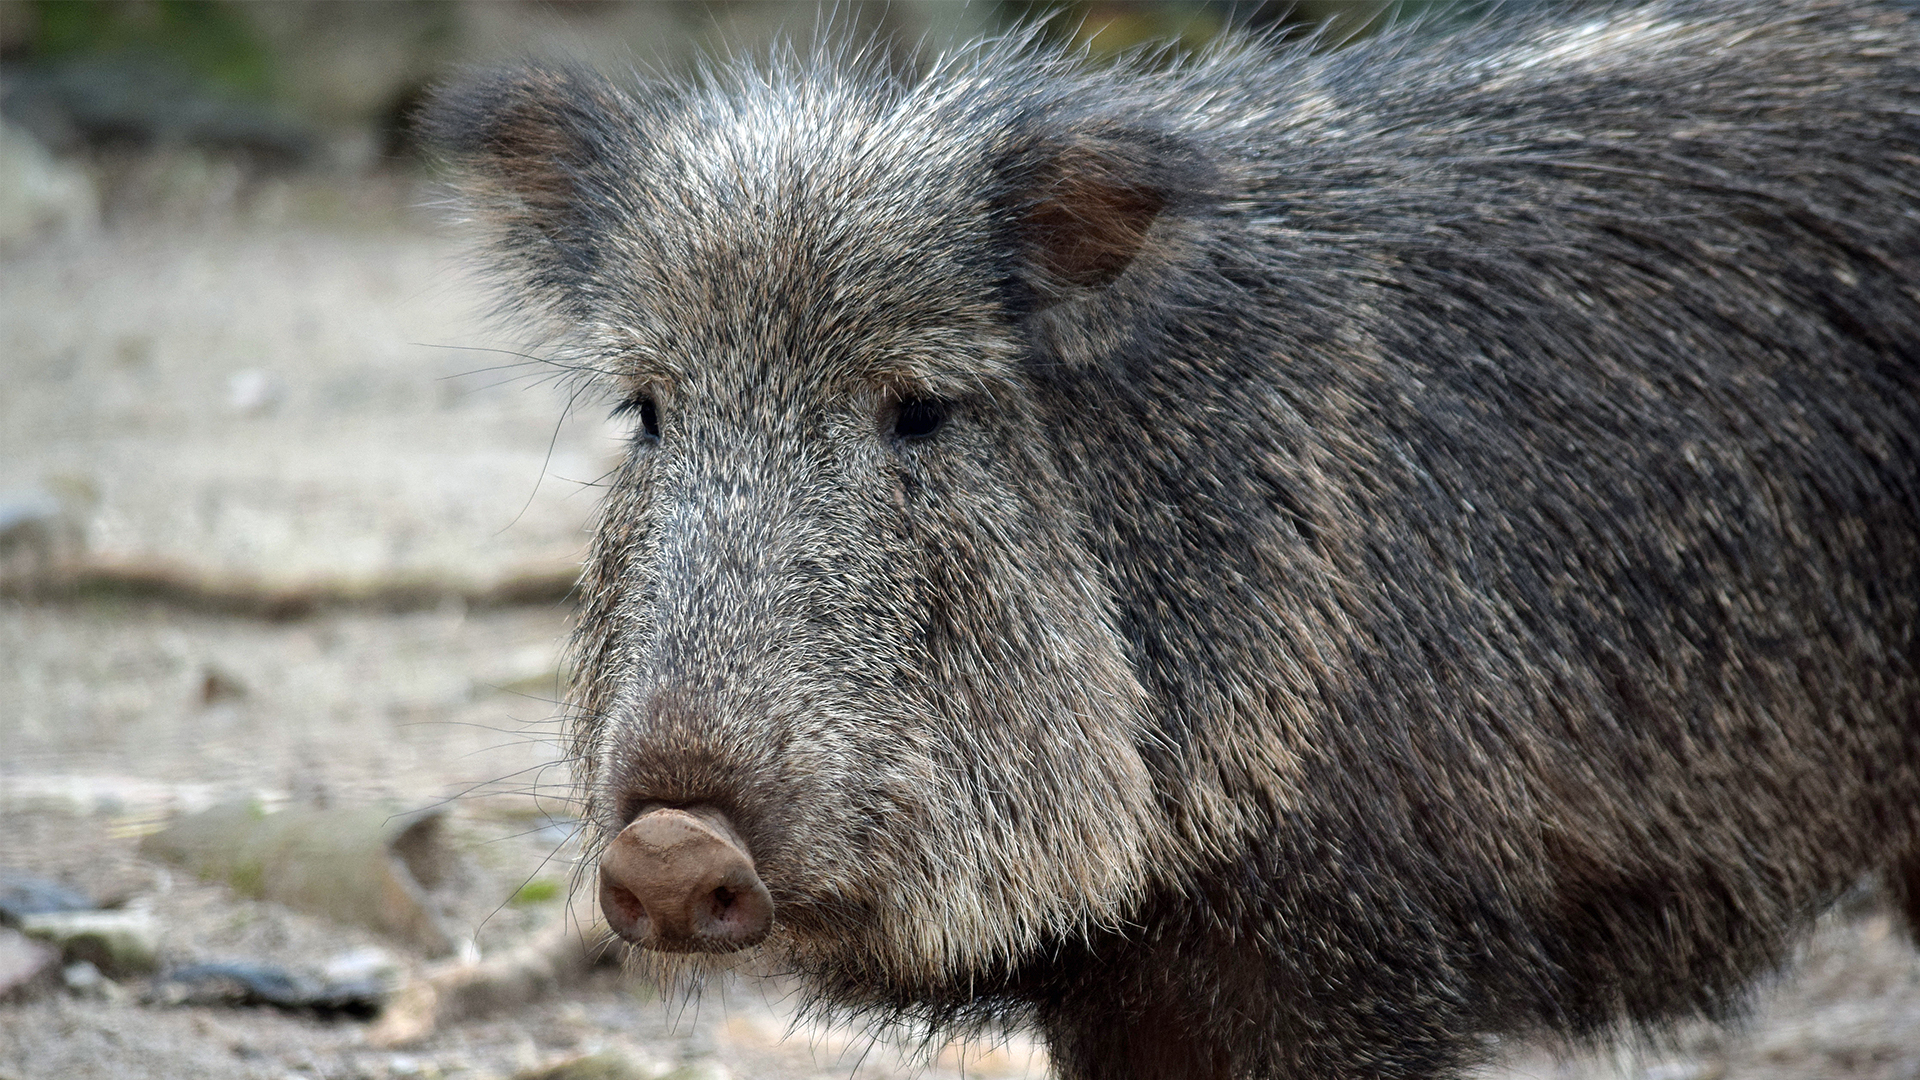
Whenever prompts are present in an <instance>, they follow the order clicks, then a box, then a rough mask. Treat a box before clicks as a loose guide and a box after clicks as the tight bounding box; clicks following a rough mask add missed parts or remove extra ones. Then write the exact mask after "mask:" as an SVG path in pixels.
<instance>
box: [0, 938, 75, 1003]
mask: <svg viewBox="0 0 1920 1080" xmlns="http://www.w3.org/2000/svg"><path fill="white" fill-rule="evenodd" d="M59 972H60V950H59V949H56V948H54V947H53V946H51V945H49V944H47V943H46V942H44V941H35V940H33V939H32V938H30V937H28V936H26V935H25V934H22V933H21V932H20V931H18V930H11V929H8V928H5V927H0V1002H6V1001H23V1000H26V999H29V998H34V997H38V996H40V995H41V994H44V993H46V992H47V991H48V990H51V989H53V987H55V986H57V985H58V984H59Z"/></svg>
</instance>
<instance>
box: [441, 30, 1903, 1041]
mask: <svg viewBox="0 0 1920 1080" xmlns="http://www.w3.org/2000/svg"><path fill="white" fill-rule="evenodd" d="M429 123H430V124H431V126H432V128H433V130H434V131H435V132H436V133H437V135H438V136H439V137H440V138H441V139H442V140H443V143H444V145H447V146H448V147H450V148H451V150H452V152H453V153H454V154H455V155H456V156H457V157H459V158H460V159H461V160H463V161H464V162H465V163H466V164H467V165H468V166H469V168H470V173H469V175H470V177H471V180H470V182H469V186H468V189H467V190H468V194H469V196H470V198H471V200H472V205H473V206H474V207H475V208H476V209H477V211H478V212H479V213H480V214H481V216H482V217H483V219H484V220H486V221H487V222H489V223H490V224H491V226H492V228H493V230H494V239H495V242H496V243H495V247H494V248H493V250H494V252H495V254H496V260H497V265H498V267H499V268H500V269H501V270H503V271H504V273H505V277H506V280H507V281H508V283H509V284H510V285H511V287H513V288H514V289H516V290H517V293H516V295H517V296H518V297H519V299H520V301H521V303H522V304H523V306H524V307H525V308H527V309H530V310H533V311H537V312H540V313H542V314H543V315H544V316H546V317H548V318H550V320H551V324H552V326H553V327H554V329H555V331H556V333H557V335H558V339H559V341H560V343H561V346H562V349H563V355H566V356H570V357H574V358H577V360H578V363H579V365H580V366H581V367H583V368H590V369H591V370H592V371H593V372H594V375H595V378H597V379H598V380H600V381H601V382H602V383H603V384H604V385H605V386H606V387H607V388H608V390H609V391H610V392H611V393H612V394H613V395H614V396H615V397H616V398H617V399H618V400H619V401H621V402H622V403H623V408H624V409H625V411H626V412H627V413H628V415H630V416H631V418H632V421H633V425H634V427H633V439H632V444H631V446H630V448H629V452H628V454H627V456H626V458H625V460H624V464H623V465H622V467H621V468H620V470H619V471H618V473H617V475H616V476H614V477H613V478H612V482H611V485H610V492H609V494H608V497H607V500H606V503H605V509H604V517H603V519H602V521H601V523H600V525H599V532H598V538H597V541H596V543H595V545H594V549H593V554H592V557H591V562H590V566H589V569H588V572H587V575H586V578H585V582H584V586H583V597H584V607H583V611H582V614H581V622H580V629H579V635H578V643H577V644H578V654H577V660H578V664H577V667H578V678H579V683H578V695H577V698H578V704H579V708H580V718H579V720H578V727H577V747H576V748H577V750H578V754H579V758H580V761H581V762H582V763H583V766H584V773H585V775H584V790H585V792H586V794H587V798H588V806H589V808H590V813H591V816H592V819H593V820H594V822H595V823H596V825H597V826H598V828H599V829H600V830H601V832H602V841H603V845H604V846H605V850H606V852H607V854H606V856H605V860H604V861H603V864H602V866H603V869H602V882H601V889H602V894H601V895H602V899H603V901H604V902H605V903H606V905H607V907H608V916H609V919H610V921H612V923H613V925H614V926H615V928H616V929H617V930H619V931H620V932H621V933H622V934H623V935H624V936H627V937H629V938H630V939H632V940H634V941H636V942H639V943H641V944H643V945H647V946H649V947H652V948H656V949H664V950H670V951H679V952H693V953H704V952H724V951H729V950H735V949H743V948H747V947H757V948H760V949H763V950H767V951H769V952H770V953H772V954H773V955H774V956H776V957H777V958H778V960H779V962H780V963H781V964H783V965H786V966H787V967H789V969H791V970H794V971H796V972H798V973H800V974H801V975H802V976H803V977H804V978H805V980H806V981H807V983H808V984H809V985H810V986H811V987H812V988H813V989H814V990H815V991H816V992H817V993H818V994H819V995H820V997H821V999H822V1000H823V1001H825V1002H828V1003H831V1004H834V1005H838V1006H843V1007H846V1008H849V1009H852V1010H865V1011H870V1012H872V1013H875V1014H878V1015H881V1016H893V1017H905V1018H908V1019H913V1020H919V1021H925V1022H930V1023H933V1024H935V1025H955V1026H960V1027H964V1026H965V1025H968V1024H972V1023H980V1022H993V1021H998V1020H1005V1019H1010V1020H1015V1021H1023V1020H1030V1021H1032V1022H1035V1023H1037V1024H1038V1026H1039V1027H1040V1028H1041V1030H1042V1031H1043V1032H1044V1033H1045V1034H1046V1036H1047V1038H1048V1040H1049V1045H1050V1048H1051V1051H1052V1055H1053V1060H1054V1063H1055V1065H1056V1067H1057V1068H1058V1069H1059V1070H1060V1072H1061V1074H1062V1075H1063V1076H1066V1077H1072V1078H1091V1077H1138V1078H1146V1077H1289V1078H1295V1077H1298V1078H1305V1077H1313V1078H1332V1077H1440V1076H1449V1075H1454V1074H1455V1073H1457V1072H1458V1071H1459V1070H1461V1069H1463V1068H1466V1067H1468V1066H1470V1065H1472V1064H1474V1063H1475V1062H1476V1061H1477V1060H1478V1056H1479V1055H1480V1054H1481V1053H1482V1052H1483V1051H1482V1047H1483V1046H1484V1040H1482V1039H1480V1038H1479V1037H1478V1036H1480V1035H1482V1034H1484V1033H1489V1032H1494V1033H1522V1034H1525V1033H1537V1032H1557V1033H1561V1034H1569V1035H1573V1036H1576V1037H1577V1036H1584V1035H1592V1034H1595V1033H1603V1032H1605V1031H1608V1030H1612V1029H1613V1028H1614V1026H1615V1025H1617V1024H1619V1023H1620V1022H1623V1021H1625V1022H1638V1023H1644V1024H1651V1025H1657V1024H1660V1023H1662V1022H1664V1021H1667V1020H1670V1019H1672V1018H1675V1017H1681V1016H1687V1015H1694V1014H1702V1013H1704V1014H1709V1015H1717V1014H1721V1013H1723V1012H1725V1011H1726V1010H1728V1009H1729V1008H1732V1007H1736V1006H1737V1003H1738V1000H1739V996H1740V994H1741V992H1742V989H1743V987H1745V986H1746V985H1747V984H1748V983H1749V982H1750V981H1751V980H1752V979H1753V978H1754V977H1755V976H1756V975H1757V974H1760V973H1763V972H1765V971H1767V970H1768V969H1770V968H1771V967H1773V966H1775V965H1777V964H1778V963H1779V962H1780V961H1781V960H1782V958H1783V956H1784V955H1785V953H1786V951H1787V950H1788V949H1789V948H1790V946H1791V945H1792V943H1793V942H1794V941H1795V940H1796V935H1797V934H1798V933H1799V932H1800V931H1801V930H1802V929H1803V928H1804V926H1805V924H1806V923H1807V922H1808V920H1809V919H1810V918H1811V917H1812V916H1813V915H1814V914H1816V913H1817V912H1819V911H1820V910H1821V909H1822V908H1823V907H1824V906H1826V905H1827V904H1829V903H1830V902H1831V901H1833V900H1834V899H1835V898H1836V897H1837V896H1838V895H1839V894H1840V893H1841V892H1842V891H1844V890H1846V889H1847V888H1849V887H1850V886H1852V885H1854V884H1855V883H1856V882H1858V881H1859V880H1860V879H1861V878H1862V877H1863V876H1865V875H1871V874H1881V875H1883V876H1884V877H1885V878H1886V880H1888V881H1890V882H1891V883H1892V884H1893V886H1894V888H1895V890H1896V892H1897V893H1899V895H1904V896H1906V897H1907V903H1908V904H1909V910H1910V911H1914V912H1915V913H1917V914H1920V907H1916V901H1915V899H1914V892H1915V886H1916V885H1920V190H1917V189H1920V29H1917V28H1916V18H1915V16H1914V15H1913V14H1912V13H1911V12H1910V11H1907V10H1903V9H1901V8H1899V7H1893V6H1872V5H1866V6H1858V5H1827V4H1807V5H1801V6H1797V7H1793V8H1775V7H1764V8H1759V9H1757V10H1755V9H1749V8H1748V7H1747V6H1745V5H1727V4H1721V3H1684V4H1682V3H1673V4H1668V5H1658V6H1652V7H1632V8H1621V9H1612V10H1608V11H1604V12H1601V13H1598V14H1596V13H1594V12H1592V11H1590V10H1589V11H1587V12H1585V13H1583V14H1579V15H1574V14H1569V13H1561V12H1555V11H1553V10H1552V9H1551V7H1550V6H1549V8H1548V10H1547V12H1546V13H1544V14H1535V15H1530V16H1526V17H1524V18H1520V19H1517V20H1506V21H1502V22H1500V23H1497V24H1496V23H1489V24H1486V25H1481V26H1476V27H1471V28H1467V29H1465V30H1462V31H1459V32H1456V33H1453V34H1450V35H1445V36H1441V37H1438V38H1437V39H1435V38H1430V37H1429V38H1423V37H1420V36H1418V35H1416V34H1406V33H1399V32H1389V33H1387V34H1385V35H1382V36H1381V37H1379V38H1376V39H1374V40H1371V41H1368V42H1364V43H1360V44H1357V45H1355V46H1353V47H1351V48H1347V49H1344V50H1341V51H1337V52H1332V53H1324V52H1311V51H1307V50H1304V49H1302V50H1280V51H1277V52H1276V51H1274V50H1272V49H1270V48H1269V47H1267V46H1265V45H1262V44H1261V43H1258V42H1240V43H1238V44H1234V45H1228V46H1225V47H1223V48H1222V49H1221V50H1219V51H1218V52H1216V53H1213V54H1210V55H1207V56H1205V57H1202V58H1199V59H1197V60H1193V61H1189V62H1183V63H1181V64H1178V65H1176V66H1174V67H1173V69H1172V70H1170V71H1153V70H1148V69H1146V68H1144V67H1136V66H1128V65H1122V66H1120V67H1118V68H1114V69H1110V70H1106V69H1102V70H1091V69H1088V68H1085V67H1083V66H1080V65H1078V64H1076V63H1075V62H1074V61H1073V59H1072V58H1070V57H1064V56H1061V55H1057V54H1054V53H1051V52H1049V51H1048V50H1047V49H1045V48H1041V47H1037V46H1033V45H1031V44H1025V45H1023V44H1019V43H1014V44H1000V45H990V46H983V47H981V48H979V49H976V50H974V51H971V52H967V53H963V54H962V55H960V56H957V57H954V58H949V59H947V60H945V61H942V62H940V63H937V64H935V65H934V66H933V67H932V69H931V70H930V71H929V72H927V73H925V74H924V75H921V76H915V77H897V76H894V75H889V74H887V73H885V72H884V71H883V70H882V69H881V67H880V65H877V64H870V63H866V62H863V61H862V60H861V59H860V57H859V56H857V55H853V54H848V53H833V52H828V53H825V54H822V55H820V56H817V57H814V58H812V59H796V60H792V61H791V62H788V63H785V64H775V65H774V66H773V67H772V69H770V70H768V69H761V70H755V69H750V68H747V67H742V68H740V69H738V70H735V71H732V72H731V73H725V72H723V73H722V74H719V75H717V76H714V77H712V78H709V79H707V80H705V81H704V82H701V83H699V84H698V85H694V86H691V87H684V88H675V87H666V86H659V85H644V86H640V87H638V88H629V89H617V88H615V87H614V86H613V85H612V84H610V83H607V82H604V81H602V80H600V79H598V78H596V77H593V76H590V75H585V74H581V73H577V72H565V71H554V70H545V69H531V70H525V71H519V72H512V73H506V74H502V75H498V76H493V77H489V78H484V79H481V80H478V81H477V82H475V83H473V84H472V85H470V86H468V87H466V88H465V89H462V90H458V91H454V92H452V93H450V94H448V95H445V96H443V97H442V99H441V100H440V102H439V103H438V105H437V106H436V111H435V112H434V113H433V115H432V117H431V118H430V121H429ZM662 822H664V823H665V824H658V823H662ZM648 823H655V824H648ZM689 853H692V854H689ZM662 881H668V882H670V883H671V884H668V885H661V884H658V883H659V882H662ZM689 882H691V883H692V884H688V883H689ZM689 889H691V890H693V891H692V892H685V890H689ZM672 890H681V891H682V892H681V893H675V894H674V895H673V896H668V897H665V898H664V899H662V896H664V893H665V892H666V891H672ZM1902 890H1904V891H1902ZM682 893H684V896H683V895H682ZM657 894H658V895H657ZM688 896H690V897H692V899H690V900H689V899H685V897H688Z"/></svg>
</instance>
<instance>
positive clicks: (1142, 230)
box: [1001, 127, 1217, 307]
mask: <svg viewBox="0 0 1920 1080" xmlns="http://www.w3.org/2000/svg"><path fill="white" fill-rule="evenodd" d="M1001 177H1002V179H1003V181H1005V182H1006V183H1007V184H1008V191H1009V194H1010V197H1009V198H1008V200H1007V202H1008V205H1007V207H1006V209H1007V211H1008V216H1009V218H1010V220H1011V223H1012V226H1013V230H1014V233H1015V235H1016V237H1017V243H1018V245H1019V248H1020V251H1021V254H1022V260H1023V263H1022V266H1021V268H1020V273H1019V276H1020V278H1021V279H1022V281H1023V282H1024V284H1025V285H1026V286H1027V289H1028V290H1030V291H1031V294H1032V300H1033V302H1034V306H1036V307H1047V306H1050V305H1052V304H1055V303H1058V302H1060V301H1062V300H1066V299H1069V298H1071V297H1073V296H1074V295H1076V294H1084V293H1086V292H1089V291H1097V290H1100V289H1104V288H1106V287H1107V286H1108V285H1111V284H1112V283H1113V282H1114V281H1115V280H1116V279H1118V278H1119V277H1120V275H1121V273H1122V272H1124V271H1125V270H1126V269H1127V267H1129V266H1131V265H1133V263H1134V262H1135V261H1136V260H1138V259H1139V258H1140V257H1141V256H1142V255H1143V254H1144V253H1146V252H1147V251H1148V250H1149V248H1150V247H1151V246H1152V244H1153V241H1154V233H1155V229H1154V225H1155V223H1156V222H1158V221H1161V220H1162V219H1163V218H1165V217H1167V216H1169V215H1177V214H1178V213H1181V212H1184V211H1187V210H1191V209H1193V208H1194V207H1196V206H1198V205H1200V204H1203V203H1205V202H1208V201H1211V200H1212V198H1213V196H1214V193H1215V190H1216V188H1217V182H1216V173H1215V170H1214V169H1213V168H1212V166H1211V165H1210V164H1209V163H1208V162H1207V161H1206V160H1205V159H1204V157H1203V156H1202V155H1201V154H1200V152H1199V150H1198V149H1197V148H1195V147H1193V146H1191V145H1189V144H1187V143H1186V142H1185V141H1183V140H1180V139H1178V138H1175V137H1173V136H1170V135H1167V134H1165V133H1162V132H1157V131H1147V130H1138V129H1125V128H1119V127H1096V128H1092V129H1083V130H1077V131H1073V132H1071V133H1069V134H1066V135H1053V136H1042V137H1037V138H1033V139H1030V140H1028V141H1026V142H1025V143H1024V145H1021V146H1020V147H1018V148H1017V149H1016V150H1014V151H1013V152H1012V153H1011V154H1009V155H1008V157H1007V158H1006V159H1005V160H1004V161H1003V164H1002V166H1001Z"/></svg>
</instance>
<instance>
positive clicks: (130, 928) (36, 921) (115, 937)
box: [20, 908, 160, 976]
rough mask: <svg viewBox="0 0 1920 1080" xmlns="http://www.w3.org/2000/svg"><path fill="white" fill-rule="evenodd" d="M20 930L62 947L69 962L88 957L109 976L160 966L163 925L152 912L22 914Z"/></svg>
mask: <svg viewBox="0 0 1920 1080" xmlns="http://www.w3.org/2000/svg"><path fill="white" fill-rule="evenodd" d="M20 929H21V931H22V932H23V933H25V934H26V935H27V936H28V937H31V938H37V939H39V940H41V941H45V942H47V943H49V944H51V945H54V946H56V947H58V948H59V950H60V955H61V956H62V957H64V958H65V959H66V961H67V963H69V964H73V963H78V962H80V961H83V960H84V961H86V962H88V963H90V964H92V965H94V966H95V967H97V968H99V969H100V970H101V971H102V972H104V973H106V974H108V975H114V976H120V975H141V974H145V973H147V972H149V971H152V970H153V969H154V968H155V967H156V966H158V959H159V952H160V928H159V925H158V923H156V922H155V920H154V917H153V913H152V912H150V911H143V910H141V909H138V908H127V909H124V910H120V911H44V912H40V913H38V914H34V915H23V916H21V918H20Z"/></svg>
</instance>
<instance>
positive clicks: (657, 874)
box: [600, 807, 773, 953]
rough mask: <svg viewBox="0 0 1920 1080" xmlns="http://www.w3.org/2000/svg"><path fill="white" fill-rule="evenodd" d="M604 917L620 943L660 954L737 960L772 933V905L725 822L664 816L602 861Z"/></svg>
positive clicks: (618, 843)
mask: <svg viewBox="0 0 1920 1080" xmlns="http://www.w3.org/2000/svg"><path fill="white" fill-rule="evenodd" d="M600 909H601V910H602V911H604V912H605V913H606V917H607V924H608V925H609V926H611V927H612V928H613V931H614V932H615V933H617V934H619V935H620V936H621V937H623V938H625V939H626V940H628V941H630V942H632V943H633V944H635V945H639V946H641V947H642V948H647V949H656V950H659V951H661V952H688V953H693V952H705V953H719V952H733V951H734V950H736V949H744V948H746V947H747V946H749V945H753V944H756V943H758V942H759V941H760V939H761V938H763V937H766V936H767V930H768V929H769V928H770V927H771V926H772V925H773V897H771V896H769V895H768V894H767V887H766V886H765V885H764V884H762V883H761V881H760V875H759V874H758V873H756V872H755V870H754V867H753V857H752V856H751V855H749V854H747V848H746V845H745V844H744V843H742V842H741V841H740V837H739V834H737V833H736V832H734V830H733V826H732V825H731V824H730V823H729V822H728V821H727V818H726V815H724V814H722V813H720V812H719V811H718V810H714V809H711V808H707V807H699V808H695V809H692V810H677V809H672V808H662V809H657V810H649V811H647V812H646V813H644V814H641V815H640V816H639V817H637V818H635V819H634V820H633V821H632V822H631V823H629V824H628V825H627V827H626V828H624V829H622V830H620V835H618V836H616V837H614V838H613V843H611V844H609V845H607V850H606V851H605V853H603V854H602V855H601V856H600Z"/></svg>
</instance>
